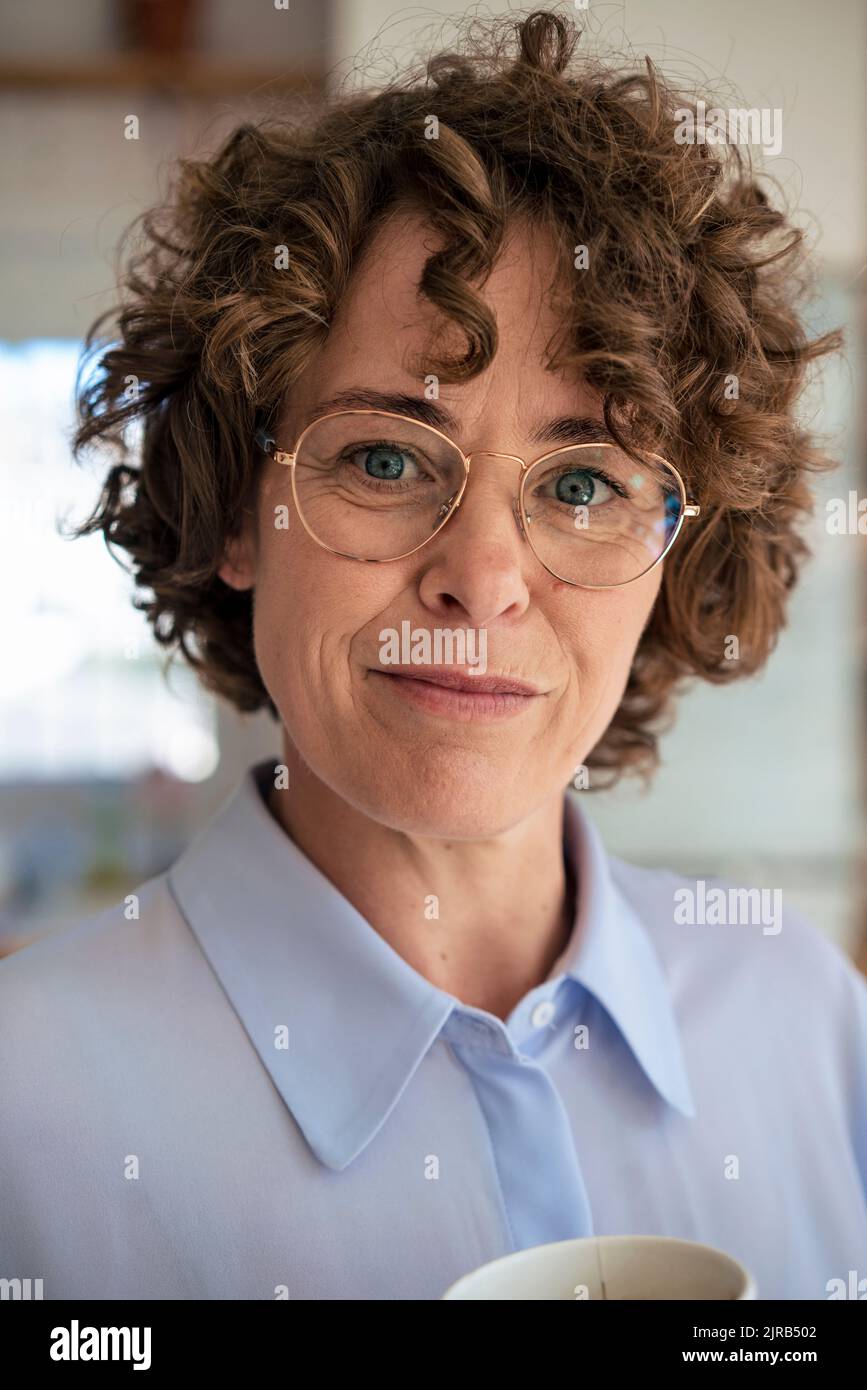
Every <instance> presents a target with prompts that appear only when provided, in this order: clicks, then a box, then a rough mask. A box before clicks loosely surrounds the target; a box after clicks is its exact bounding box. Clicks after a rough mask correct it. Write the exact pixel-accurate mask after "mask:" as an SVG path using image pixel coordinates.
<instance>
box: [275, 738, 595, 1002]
mask: <svg viewBox="0 0 867 1390" xmlns="http://www.w3.org/2000/svg"><path fill="white" fill-rule="evenodd" d="M286 753H287V755H288V756H287V758H286V760H287V762H288V764H289V767H290V778H289V782H290V786H289V788H288V789H286V790H276V789H273V788H272V790H271V792H270V794H269V797H268V806H269V809H270V811H271V814H272V815H273V816H274V818H275V819H276V820H277V822H278V823H279V824H280V825H281V827H282V828H283V829H284V830H285V831H286V833H287V834H288V835H289V836H290V837H291V839H292V840H294V842H295V843H296V844H297V845H298V847H299V849H301V850H302V851H303V853H304V854H306V855H307V857H308V859H310V860H311V862H312V863H314V864H315V865H316V867H317V868H318V869H319V870H320V871H321V872H322V873H323V874H325V876H326V878H328V879H330V881H331V882H332V883H333V884H334V886H335V887H336V888H337V889H338V891H339V892H340V893H342V894H343V896H344V897H345V898H346V899H347V900H348V901H349V902H350V903H352V905H353V907H354V908H355V909H356V910H357V911H358V912H359V913H360V914H361V916H362V917H364V918H365V919H366V921H367V922H369V923H370V925H371V927H373V929H374V930H375V931H377V932H378V933H379V935H380V936H382V937H383V939H384V940H385V941H387V942H388V944H389V945H390V946H391V947H392V948H393V950H395V951H396V952H397V953H398V955H400V956H402V957H403V959H404V960H405V961H406V962H407V963H408V964H409V965H411V966H412V967H413V969H415V970H417V971H418V972H419V974H421V975H423V976H424V977H425V978H426V979H428V980H430V981H431V983H432V984H434V985H436V986H437V987H438V988H439V989H442V990H445V991H446V992H447V993H449V994H453V995H454V996H455V997H456V998H457V999H459V1000H460V1001H461V1002H462V1003H464V1004H469V1005H472V1006H474V1007H476V1008H480V1009H485V1010H487V1011H488V1012H489V1013H492V1014H494V1015H495V1017H497V1018H502V1019H505V1018H506V1017H508V1015H509V1013H510V1012H511V1011H512V1009H513V1008H514V1006H515V1005H516V1004H517V1003H518V1002H519V1000H520V999H522V998H523V996H524V995H525V994H526V993H527V991H528V990H530V989H533V988H534V987H535V986H536V985H539V984H541V983H542V982H543V981H544V980H545V979H546V978H547V976H548V974H549V973H550V970H551V967H552V966H553V964H554V962H555V961H556V960H557V958H558V957H559V956H560V954H561V952H562V951H563V950H564V948H565V946H566V944H567V942H568V940H569V937H570V934H571V931H572V927H573V923H574V917H575V884H574V880H573V878H572V873H571V866H569V865H568V864H567V863H565V862H564V856H563V849H562V845H563V796H562V795H558V796H557V797H555V798H552V799H551V800H550V801H548V802H546V803H545V804H544V805H543V806H542V807H541V808H539V809H538V810H536V811H535V812H533V813H532V814H531V815H530V816H529V817H528V818H527V819H526V820H524V821H523V822H521V824H520V825H518V826H515V827H513V828H512V829H510V830H508V831H506V832H504V833H502V834H500V835H497V836H493V837H490V838H487V839H479V840H466V839H459V840H443V839H438V838H437V839H432V838H426V837H423V836H419V835H415V834H406V833H404V832H403V831H399V830H395V829H393V828H392V827H390V826H385V825H382V824H380V823H379V822H378V821H375V820H373V819H371V818H370V817H369V816H366V815H364V813H363V812H360V811H359V810H357V809H356V808H355V807H353V806H351V805H350V804H349V803H348V802H346V801H344V800H343V799H342V798H341V797H339V796H338V795H337V794H336V793H335V792H334V791H332V789H331V788H330V787H328V786H326V785H325V784H324V783H323V782H321V781H320V780H319V778H317V777H316V775H315V774H314V773H313V772H312V771H311V769H310V768H309V767H307V766H306V765H305V764H304V763H303V761H302V760H301V759H300V758H298V757H297V755H294V756H293V755H292V750H288V749H287V750H286ZM284 756H285V755H284Z"/></svg>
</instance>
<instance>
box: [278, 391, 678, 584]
mask: <svg viewBox="0 0 867 1390" xmlns="http://www.w3.org/2000/svg"><path fill="white" fill-rule="evenodd" d="M338 415H376V416H377V417H379V418H385V419H389V420H399V421H401V423H403V424H407V425H412V426H413V427H414V428H416V429H422V430H427V431H428V433H429V434H434V435H437V436H438V437H439V438H440V439H441V440H443V442H444V443H446V444H448V445H449V447H450V448H451V449H453V450H454V451H455V453H456V454H458V455H459V456H460V458H461V459H462V460H463V464H464V478H463V482H462V483H461V485H460V487H459V488H458V490H457V492H456V493H455V494H454V495H453V496H452V497H451V498H450V499H449V500H448V502H445V503H443V506H442V507H441V508H440V512H441V514H442V518H441V520H440V522H439V524H438V525H437V526H436V527H435V528H434V530H433V531H431V533H430V535H429V536H425V538H424V540H423V541H420V542H419V544H418V545H414V546H413V547H412V549H411V550H405V551H404V552H403V554H402V555H391V556H389V557H388V559H371V558H370V557H369V556H367V555H353V554H351V553H350V552H349V551H346V550H337V549H335V547H334V546H331V545H328V544H326V542H325V541H323V540H320V538H319V537H318V536H317V535H316V534H315V532H313V531H312V530H311V529H310V527H309V526H308V524H307V519H306V518H305V516H304V512H303V510H302V507H301V503H300V501H299V500H298V490H297V486H296V478H295V464H296V461H297V459H298V453H299V450H300V448H301V445H302V444H303V442H304V440H305V438H306V436H307V435H308V434H309V433H310V431H311V430H312V429H313V428H314V427H315V426H316V425H318V424H319V423H320V421H322V420H331V419H333V418H335V416H338ZM254 439H255V442H256V444H257V445H258V447H259V448H260V449H261V450H262V451H263V453H266V454H268V455H270V457H271V458H272V459H273V460H274V462H275V463H279V464H283V465H285V467H287V468H288V469H289V470H290V475H291V481H292V498H293V500H294V503H295V510H296V512H297V513H298V519H299V521H300V522H301V525H302V526H303V527H304V530H305V531H306V532H307V534H308V536H309V537H310V539H311V540H312V541H315V542H316V544H317V545H319V546H321V547H322V549H323V550H327V551H329V552H330V553H331V554H332V555H341V556H343V557H344V558H345V559H347V560H359V561H361V563H362V564H369V565H389V564H392V563H393V562H394V561H395V560H405V559H406V558H407V556H409V555H415V553H416V551H418V550H421V549H422V547H423V546H425V545H427V544H428V542H429V541H432V540H433V538H434V536H436V535H438V534H439V532H440V531H441V530H442V529H443V527H444V526H445V525H446V523H447V522H448V521H449V520H450V519H451V517H453V516H454V514H455V512H456V511H457V510H458V508H459V507H460V505H461V500H462V498H463V496H464V493H465V492H466V490H467V484H468V483H469V479H470V462H471V460H472V459H473V458H474V457H475V456H476V455H477V454H484V455H486V456H487V457H488V458H500V459H510V460H511V461H512V462H513V463H519V464H520V465H521V484H520V487H519V489H518V495H517V499H516V502H515V503H513V505H512V514H513V516H514V518H515V522H516V524H517V527H518V530H519V531H520V533H521V536H522V537H523V539H524V540H525V541H526V542H527V544H528V545H529V547H530V549H531V550H532V552H533V554H534V555H535V556H536V559H537V560H538V561H539V564H540V565H541V566H542V567H543V569H545V570H547V571H548V573H549V574H551V575H553V576H554V578H555V579H559V580H560V581H561V582H562V583H564V584H571V585H572V586H573V587H574V588H576V589H621V588H623V586H624V585H625V584H633V583H634V582H635V580H636V579H641V578H643V576H644V575H645V574H649V573H650V572H651V570H654V569H656V566H657V565H659V564H661V563H662V561H663V560H664V559H665V557H666V555H668V553H669V551H670V550H671V548H672V546H673V545H674V543H675V541H676V540H677V538H678V536H679V535H680V531H681V527H682V526H683V523H684V521H686V520H687V519H688V518H690V517H697V516H699V515H700V513H701V507H700V506H699V505H698V503H696V502H689V501H688V500H687V496H686V489H685V487H684V484H683V478H682V477H681V476H680V473H679V472H678V470H677V469H676V468H675V466H674V464H673V463H669V462H668V459H664V458H662V457H661V456H660V455H659V454H652V453H648V454H647V458H650V459H653V460H654V461H655V462H656V463H660V464H662V466H663V467H664V468H666V469H668V471H669V473H671V475H672V477H673V478H674V480H675V482H676V484H677V491H678V494H679V496H680V502H681V507H680V515H679V516H678V519H677V525H676V526H675V528H674V530H673V532H672V534H671V535H670V536H669V538H668V540H667V542H666V544H665V547H664V549H663V550H662V552H661V554H660V555H658V556H657V558H656V559H655V560H654V561H653V563H652V564H650V565H648V566H647V568H646V569H643V570H642V571H641V573H640V574H635V575H633V576H632V577H631V578H630V579H621V580H619V581H618V582H617V583H616V584H582V583H581V581H580V580H577V579H567V578H566V576H565V575H562V574H558V573H557V571H556V570H553V569H552V568H551V566H550V565H548V564H546V563H545V561H544V560H543V559H542V557H541V555H540V554H539V552H538V551H537V549H536V547H535V545H534V544H533V538H532V535H531V520H532V516H531V514H530V513H528V512H527V510H526V508H525V506H524V489H525V488H526V485H527V479H528V478H529V476H530V474H531V473H532V471H533V469H534V468H536V467H538V465H539V464H542V463H547V462H548V461H549V460H550V459H553V458H556V457H557V456H558V455H560V454H573V453H575V452H576V451H577V450H579V449H599V448H606V447H610V445H606V444H604V443H590V444H566V445H564V446H563V447H562V448H560V449H551V450H550V451H549V452H548V453H545V454H540V455H539V457H538V458H535V459H531V460H530V461H529V462H528V461H527V459H523V458H521V456H520V454H501V453H497V452H495V451H494V450H492V449H474V450H473V452H472V453H471V454H465V453H464V451H463V449H461V448H460V447H459V446H458V445H457V444H456V443H455V441H454V440H453V439H450V438H449V436H448V435H447V434H444V433H443V431H442V430H438V429H437V428H436V427H435V426H434V425H428V424H426V423H424V422H423V421H421V420H415V419H413V418H412V416H409V415H400V414H398V413H397V412H395V411H391V410H362V409H358V410H332V411H330V412H329V413H328V414H326V415H318V416H317V417H316V419H315V420H311V421H310V423H309V424H308V425H305V426H304V429H303V430H302V431H301V433H300V434H299V435H298V438H297V439H296V441H295V447H294V449H289V450H287V449H281V448H280V447H279V445H278V444H277V442H276V440H275V439H274V438H273V436H272V435H270V434H269V433H268V431H267V430H264V429H257V430H256V432H255V435H254Z"/></svg>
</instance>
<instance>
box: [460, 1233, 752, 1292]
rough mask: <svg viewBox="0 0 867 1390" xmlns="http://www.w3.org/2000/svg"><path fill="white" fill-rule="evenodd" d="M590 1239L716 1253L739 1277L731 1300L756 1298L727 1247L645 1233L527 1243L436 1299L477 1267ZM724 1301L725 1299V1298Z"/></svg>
mask: <svg viewBox="0 0 867 1390" xmlns="http://www.w3.org/2000/svg"><path fill="white" fill-rule="evenodd" d="M591 1241H593V1242H595V1243H596V1245H597V1246H603V1247H606V1246H607V1247H608V1248H609V1249H610V1248H611V1247H612V1246H618V1245H624V1244H628V1245H658V1246H663V1247H667V1248H668V1249H672V1248H674V1247H678V1248H683V1249H689V1250H705V1251H709V1252H710V1253H711V1254H713V1255H716V1256H717V1257H718V1258H719V1259H720V1260H723V1261H725V1263H726V1264H727V1265H728V1266H729V1268H730V1269H731V1270H732V1271H733V1272H736V1273H737V1275H738V1277H739V1279H740V1283H741V1289H740V1292H739V1293H738V1294H737V1295H736V1298H735V1299H734V1300H732V1301H737V1302H742V1301H744V1300H749V1299H754V1298H755V1297H756V1286H755V1281H754V1279H753V1276H752V1275H751V1274H750V1271H749V1270H748V1269H747V1267H746V1265H743V1264H741V1262H740V1260H738V1259H736V1258H735V1256H734V1255H731V1254H729V1252H728V1251H727V1250H721V1249H720V1248H719V1246H717V1245H709V1244H708V1243H707V1242H706V1241H703V1240H684V1239H682V1238H681V1237H680V1236H655V1235H648V1234H646V1233H645V1234H642V1235H635V1236H630V1235H608V1236H571V1237H569V1238H568V1239H567V1240H551V1241H546V1242H545V1243H544V1244H542V1245H528V1246H526V1247H525V1248H524V1249H523V1250H513V1251H511V1252H510V1253H509V1254H508V1255H500V1256H499V1257H498V1258H497V1259H496V1260H488V1261H487V1262H486V1263H485V1264H483V1265H478V1266H477V1267H476V1269H471V1270H468V1272H467V1273H466V1274H462V1275H461V1276H460V1278H459V1279H456V1280H455V1281H454V1283H452V1284H450V1285H449V1286H448V1288H447V1289H446V1291H445V1293H444V1294H442V1295H441V1299H440V1301H442V1300H443V1299H450V1300H452V1299H458V1298H460V1297H461V1294H462V1292H463V1290H464V1289H465V1288H466V1287H467V1286H468V1285H469V1283H470V1282H471V1281H472V1280H474V1279H475V1278H476V1276H477V1275H478V1274H479V1273H480V1271H481V1270H485V1272H486V1273H489V1272H493V1271H494V1270H497V1269H501V1268H502V1267H503V1266H506V1265H510V1266H514V1267H517V1266H520V1265H521V1264H531V1263H532V1262H533V1261H534V1259H537V1258H539V1256H541V1255H542V1253H543V1252H544V1251H547V1250H555V1249H560V1248H562V1247H563V1246H566V1245H582V1246H584V1245H587V1244H589V1243H590V1242H591ZM592 1301H593V1302H596V1303H600V1302H616V1301H617V1300H616V1299H610V1300H602V1299H594V1300H592ZM658 1301H659V1302H662V1303H665V1302H677V1301H678V1300H676V1299H660V1300H658ZM724 1301H726V1302H727V1301H728V1300H724Z"/></svg>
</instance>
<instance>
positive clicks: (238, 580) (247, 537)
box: [217, 515, 256, 590]
mask: <svg viewBox="0 0 867 1390" xmlns="http://www.w3.org/2000/svg"><path fill="white" fill-rule="evenodd" d="M217 574H218V575H219V576H220V578H221V579H222V581H223V583H224V584H228V586H229V588H230V589H241V590H243V589H252V587H253V585H254V583H255V582H256V538H255V535H254V528H253V525H252V519H251V518H250V516H249V515H245V517H244V523H243V526H242V528H241V530H240V531H239V532H237V533H236V534H235V535H233V536H230V537H229V538H228V540H227V541H226V544H225V546H224V548H223V562H222V564H221V565H220V568H219V569H218V570H217Z"/></svg>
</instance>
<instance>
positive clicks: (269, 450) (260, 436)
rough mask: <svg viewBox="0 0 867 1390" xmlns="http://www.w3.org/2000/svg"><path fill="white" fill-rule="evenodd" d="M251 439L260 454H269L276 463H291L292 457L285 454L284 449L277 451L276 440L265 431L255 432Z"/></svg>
mask: <svg viewBox="0 0 867 1390" xmlns="http://www.w3.org/2000/svg"><path fill="white" fill-rule="evenodd" d="M253 438H254V439H255V441H256V443H257V444H258V446H259V448H260V449H261V450H262V452H263V453H265V454H270V455H271V457H272V458H273V459H274V461H275V462H276V463H291V462H292V459H293V455H292V454H287V453H286V451H285V449H278V448H277V441H276V439H275V438H274V436H273V434H269V433H268V431H267V430H256V432H255V434H254V435H253Z"/></svg>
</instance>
